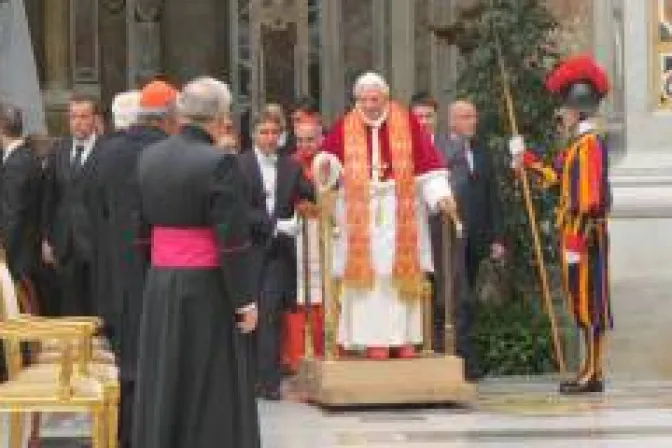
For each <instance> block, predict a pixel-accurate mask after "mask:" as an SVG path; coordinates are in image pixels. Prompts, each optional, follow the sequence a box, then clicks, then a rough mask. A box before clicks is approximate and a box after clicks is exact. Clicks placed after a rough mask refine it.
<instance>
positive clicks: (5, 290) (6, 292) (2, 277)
mask: <svg viewBox="0 0 672 448" xmlns="http://www.w3.org/2000/svg"><path fill="white" fill-rule="evenodd" d="M0 294H1V295H2V310H0V311H1V312H0V315H1V316H2V320H6V319H12V318H15V317H19V315H20V310H19V299H18V295H17V290H16V285H15V284H14V280H13V279H12V275H11V274H10V273H9V269H8V268H7V263H5V261H0Z"/></svg>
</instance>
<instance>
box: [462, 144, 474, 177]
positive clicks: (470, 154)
mask: <svg viewBox="0 0 672 448" xmlns="http://www.w3.org/2000/svg"><path fill="white" fill-rule="evenodd" d="M464 157H466V159H467V165H469V172H470V173H473V172H474V151H472V149H471V144H470V143H469V141H467V142H465V144H464Z"/></svg>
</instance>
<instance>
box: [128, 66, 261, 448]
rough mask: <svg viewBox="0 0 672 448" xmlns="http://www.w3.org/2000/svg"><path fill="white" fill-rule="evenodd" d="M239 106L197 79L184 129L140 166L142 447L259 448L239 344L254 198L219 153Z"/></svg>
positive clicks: (250, 287)
mask: <svg viewBox="0 0 672 448" xmlns="http://www.w3.org/2000/svg"><path fill="white" fill-rule="evenodd" d="M230 105H231V95H230V93H229V89H228V86H227V85H226V84H224V83H222V82H220V81H217V80H215V79H212V78H198V79H196V80H194V81H191V82H190V83H188V84H187V85H186V86H185V87H184V88H183V90H182V92H181V93H180V94H179V95H178V98H177V113H178V116H179V119H180V121H181V122H182V123H183V127H182V129H181V130H180V132H179V133H178V134H177V135H175V136H173V137H170V138H168V139H166V140H164V141H162V142H159V143H157V144H154V145H152V146H150V147H149V148H147V149H145V150H144V151H143V153H142V155H141V156H140V160H139V163H138V182H139V187H140V188H139V199H140V202H141V204H142V206H141V208H140V215H141V216H142V220H141V221H139V222H138V233H137V235H138V237H137V239H136V243H137V244H138V245H140V244H146V248H147V250H148V252H149V253H151V267H150V269H149V271H148V274H147V280H146V284H145V295H144V310H143V317H142V324H141V329H140V340H139V353H138V369H137V384H136V401H135V409H134V414H135V416H134V423H133V441H132V446H135V447H142V448H165V447H173V448H195V447H212V446H230V447H239V448H256V447H258V446H259V444H260V442H259V429H258V423H257V415H256V406H255V402H254V395H253V390H252V388H248V387H247V385H248V384H249V383H245V382H244V380H243V379H242V378H241V376H242V375H241V372H242V371H246V370H248V368H247V366H241V364H245V363H247V362H248V361H250V360H249V359H248V358H247V357H246V356H242V355H241V352H240V350H239V347H238V345H237V342H238V341H239V337H240V333H243V334H248V333H251V332H252V331H254V330H255V328H256V325H257V301H256V298H255V297H253V291H254V289H255V285H254V282H253V280H254V279H256V278H257V277H258V276H257V275H255V269H254V268H253V266H252V265H251V263H250V260H249V249H250V239H249V235H248V222H247V218H246V215H247V205H246V202H245V191H244V187H243V179H242V176H241V172H240V169H239V167H238V163H237V160H236V158H235V157H234V156H232V155H229V154H223V153H222V152H221V151H219V150H218V149H216V148H215V146H214V143H215V142H216V141H218V140H219V139H220V138H221V137H222V135H223V134H224V133H226V132H228V130H229V129H228V115H229V109H230ZM149 229H151V231H150V230H149ZM248 382H249V379H248ZM248 391H249V393H247V392H248Z"/></svg>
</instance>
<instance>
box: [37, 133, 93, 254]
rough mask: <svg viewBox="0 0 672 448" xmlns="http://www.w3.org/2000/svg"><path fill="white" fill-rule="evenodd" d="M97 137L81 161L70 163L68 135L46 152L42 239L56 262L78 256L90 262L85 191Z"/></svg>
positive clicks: (89, 231) (70, 141) (70, 139)
mask: <svg viewBox="0 0 672 448" xmlns="http://www.w3.org/2000/svg"><path fill="white" fill-rule="evenodd" d="M100 142H101V139H100V138H99V139H98V140H97V141H96V143H95V144H94V146H93V148H92V150H91V153H90V154H89V155H88V157H87V158H86V160H85V161H84V164H83V165H82V166H81V167H80V168H79V169H75V168H73V166H72V161H71V159H72V144H73V142H72V138H70V137H68V138H64V139H62V140H61V141H59V142H58V143H56V147H55V148H54V150H53V151H52V152H51V153H50V154H49V156H48V159H47V162H46V167H45V181H44V199H43V204H42V206H43V207H42V221H43V222H42V232H43V238H44V239H46V240H47V241H49V242H50V244H51V245H52V246H53V249H54V255H55V257H56V260H57V262H63V261H67V260H70V259H73V258H75V259H78V260H83V261H88V262H90V261H91V260H92V258H93V250H92V247H91V228H90V225H91V223H90V222H89V216H90V213H88V211H87V210H86V203H85V199H84V198H85V191H86V188H87V183H89V182H90V178H91V166H93V165H95V163H96V159H97V157H98V148H99V145H100Z"/></svg>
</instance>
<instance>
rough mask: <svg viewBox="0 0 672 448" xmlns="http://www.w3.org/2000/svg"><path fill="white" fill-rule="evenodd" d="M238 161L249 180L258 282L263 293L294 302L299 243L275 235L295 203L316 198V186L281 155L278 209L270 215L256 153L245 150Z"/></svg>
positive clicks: (251, 221)
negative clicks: (278, 223)
mask: <svg viewBox="0 0 672 448" xmlns="http://www.w3.org/2000/svg"><path fill="white" fill-rule="evenodd" d="M238 160H239V163H240V168H241V171H242V172H243V176H244V177H245V183H246V194H247V200H248V206H249V207H248V219H249V221H248V222H249V226H250V236H251V240H252V246H253V248H254V249H253V252H254V257H255V259H256V263H257V265H258V266H259V267H260V268H261V269H260V272H261V275H262V278H261V279H260V281H259V282H258V283H259V284H260V285H262V286H261V288H262V289H263V290H264V292H266V293H271V294H279V295H281V296H282V297H283V300H286V301H293V300H295V299H296V275H297V266H296V245H295V241H294V238H292V237H289V236H287V235H284V234H280V233H278V234H276V232H275V227H276V223H277V221H278V220H281V219H290V218H292V216H294V206H295V204H296V203H297V202H298V201H299V200H310V201H314V200H315V192H314V190H313V186H312V184H311V183H310V182H309V181H308V180H307V179H306V178H305V177H304V176H303V172H302V170H301V166H300V165H299V164H298V163H296V162H295V161H294V160H292V159H291V158H289V157H287V156H282V155H280V156H278V161H277V166H276V168H277V174H276V175H277V178H276V196H275V197H276V200H275V209H274V210H273V213H271V214H269V213H268V210H267V208H266V194H265V191H264V184H263V178H262V174H261V168H260V167H259V163H258V161H257V155H256V152H255V151H246V152H244V153H242V154H240V155H239V156H238ZM259 292H261V291H259Z"/></svg>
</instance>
